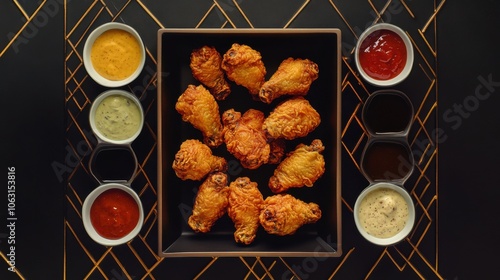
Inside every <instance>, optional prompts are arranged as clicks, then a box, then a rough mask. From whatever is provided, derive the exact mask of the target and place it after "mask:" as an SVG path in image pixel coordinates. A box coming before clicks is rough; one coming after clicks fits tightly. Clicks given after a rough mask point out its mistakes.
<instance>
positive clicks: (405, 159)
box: [362, 141, 413, 181]
mask: <svg viewBox="0 0 500 280" xmlns="http://www.w3.org/2000/svg"><path fill="white" fill-rule="evenodd" d="M362 168H363V171H364V173H365V175H366V176H367V178H369V179H370V180H372V181H391V180H401V179H403V178H405V177H406V176H407V175H408V173H409V172H411V170H412V169H413V160H412V158H411V152H410V150H409V148H408V147H407V146H405V145H403V144H402V143H398V142H393V141H374V142H373V143H372V144H370V145H369V146H368V147H367V149H366V151H365V154H364V157H363V162H362Z"/></svg>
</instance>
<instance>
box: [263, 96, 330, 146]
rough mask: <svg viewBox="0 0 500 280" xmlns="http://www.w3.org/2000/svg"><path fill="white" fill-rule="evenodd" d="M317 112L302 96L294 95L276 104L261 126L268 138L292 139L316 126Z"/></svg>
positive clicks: (317, 120)
mask: <svg viewBox="0 0 500 280" xmlns="http://www.w3.org/2000/svg"><path fill="white" fill-rule="evenodd" d="M320 122H321V117H320V115H319V113H318V112H317V111H316V110H315V109H314V108H313V107H312V106H311V104H310V103H309V101H307V100H306V99H305V98H304V97H302V96H299V97H294V98H292V99H289V100H286V101H283V102H281V103H280V104H278V106H276V108H274V110H273V111H272V112H271V113H270V114H269V116H268V117H267V118H266V119H265V120H264V124H263V126H262V128H263V129H264V130H265V131H266V133H267V135H268V138H271V139H276V138H284V139H286V140H293V139H296V138H299V137H304V136H306V135H307V134H309V132H311V131H313V130H314V129H316V127H318V125H319V124H320Z"/></svg>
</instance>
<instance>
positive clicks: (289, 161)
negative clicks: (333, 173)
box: [269, 139, 325, 193]
mask: <svg viewBox="0 0 500 280" xmlns="http://www.w3.org/2000/svg"><path fill="white" fill-rule="evenodd" d="M324 149H325V147H324V146H323V143H322V142H321V140H319V139H315V140H313V141H312V143H311V145H310V146H307V145H304V144H299V145H298V146H297V147H296V148H295V150H294V151H292V152H290V153H289V154H288V156H287V157H286V158H285V159H284V160H283V161H282V162H281V163H280V164H279V165H278V167H277V168H276V169H275V170H274V175H273V176H272V177H271V178H270V179H269V188H270V189H271V191H272V192H273V193H281V192H284V191H286V190H288V189H290V188H300V187H303V186H307V187H312V185H313V184H314V182H316V180H318V179H319V178H320V177H321V176H322V175H323V174H324V173H325V159H324V158H323V155H322V154H321V153H322V152H323V150H324Z"/></svg>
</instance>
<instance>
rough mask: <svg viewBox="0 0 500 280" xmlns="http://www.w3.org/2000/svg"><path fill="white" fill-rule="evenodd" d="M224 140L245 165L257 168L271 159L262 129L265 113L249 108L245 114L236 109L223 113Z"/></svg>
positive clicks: (231, 151)
mask: <svg viewBox="0 0 500 280" xmlns="http://www.w3.org/2000/svg"><path fill="white" fill-rule="evenodd" d="M222 122H223V124H224V141H225V143H226V147H227V150H228V151H229V152H230V153H231V154H232V155H234V156H235V157H236V158H237V159H238V160H240V163H241V165H242V166H243V167H245V168H248V169H256V168H258V167H260V166H261V165H262V164H265V163H267V161H268V160H269V153H270V151H271V147H270V145H269V144H268V143H267V138H266V134H265V132H264V131H263V130H262V124H263V122H264V113H263V112H261V111H258V110H255V109H249V110H248V111H246V112H245V113H244V114H243V116H242V115H241V113H240V112H237V111H235V110H234V109H229V110H227V111H225V112H224V113H223V114H222Z"/></svg>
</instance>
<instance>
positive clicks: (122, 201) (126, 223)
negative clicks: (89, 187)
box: [82, 183, 144, 246]
mask: <svg viewBox="0 0 500 280" xmlns="http://www.w3.org/2000/svg"><path fill="white" fill-rule="evenodd" d="M82 219H83V226H84V227H85V230H86V231H87V233H88V234H89V236H90V237H91V238H92V239H93V240H94V241H95V242H97V243H99V244H101V245H105V246H116V245H120V244H124V243H127V242H129V241H130V240H132V239H133V238H134V237H135V236H136V235H137V234H138V233H139V231H140V230H141V227H142V223H143V221H144V212H143V209H142V203H141V200H140V198H139V196H138V195H137V193H136V192H135V191H134V190H133V189H132V188H130V187H128V186H126V185H123V184H119V183H108V184H104V185H100V186H99V187H97V188H96V189H95V190H93V191H92V192H91V193H90V194H89V195H88V196H87V198H86V199H85V201H84V202H83V207H82Z"/></svg>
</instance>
